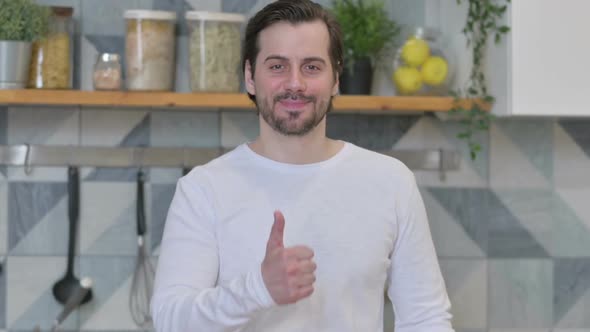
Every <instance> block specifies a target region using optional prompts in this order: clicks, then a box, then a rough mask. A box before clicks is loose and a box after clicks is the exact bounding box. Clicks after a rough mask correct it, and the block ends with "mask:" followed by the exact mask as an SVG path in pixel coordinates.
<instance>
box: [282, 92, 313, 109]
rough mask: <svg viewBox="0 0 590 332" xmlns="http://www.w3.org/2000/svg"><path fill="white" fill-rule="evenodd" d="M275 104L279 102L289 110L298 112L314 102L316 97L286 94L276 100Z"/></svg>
mask: <svg viewBox="0 0 590 332" xmlns="http://www.w3.org/2000/svg"><path fill="white" fill-rule="evenodd" d="M274 101H275V103H277V102H279V103H280V104H281V105H283V106H284V107H285V108H287V110H297V109H301V108H303V107H305V105H306V104H307V103H310V102H314V101H315V97H313V96H305V95H303V94H293V93H284V94H281V95H278V96H276V97H275V98H274Z"/></svg>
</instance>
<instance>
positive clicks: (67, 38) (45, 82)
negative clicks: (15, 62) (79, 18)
mask: <svg viewBox="0 0 590 332" xmlns="http://www.w3.org/2000/svg"><path fill="white" fill-rule="evenodd" d="M50 10H51V16H50V17H49V26H48V34H47V36H46V37H45V38H44V39H42V40H39V41H36V42H34V43H33V45H32V54H31V61H30V66H29V80H28V84H27V87H29V88H38V89H71V88H72V70H73V52H72V36H73V28H74V22H73V18H72V14H73V13H74V9H73V8H72V7H50Z"/></svg>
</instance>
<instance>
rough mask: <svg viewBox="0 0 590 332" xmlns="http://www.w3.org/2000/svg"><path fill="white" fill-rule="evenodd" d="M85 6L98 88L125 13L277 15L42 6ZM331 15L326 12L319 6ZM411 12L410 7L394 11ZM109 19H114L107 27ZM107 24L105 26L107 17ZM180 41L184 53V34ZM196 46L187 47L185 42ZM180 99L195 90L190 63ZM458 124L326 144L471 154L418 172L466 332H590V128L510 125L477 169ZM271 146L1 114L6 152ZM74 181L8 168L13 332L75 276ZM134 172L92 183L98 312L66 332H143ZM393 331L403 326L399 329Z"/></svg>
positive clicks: (152, 194)
mask: <svg viewBox="0 0 590 332" xmlns="http://www.w3.org/2000/svg"><path fill="white" fill-rule="evenodd" d="M40 2H43V3H47V4H67V5H70V6H74V7H75V10H76V18H77V20H78V23H79V24H78V28H77V31H78V33H79V37H78V38H79V41H80V44H79V48H78V54H79V58H80V63H79V65H78V66H77V67H76V71H77V73H76V77H77V80H76V82H77V87H79V88H82V89H89V88H90V87H91V85H90V80H89V79H90V76H89V74H90V71H89V70H90V68H91V67H92V64H93V61H94V60H93V59H94V58H95V57H96V54H97V52H99V51H104V50H112V51H119V52H121V48H122V40H123V39H122V38H123V33H122V31H123V25H122V21H121V19H120V17H121V15H122V11H123V10H124V9H128V8H155V9H171V10H176V11H178V12H181V11H183V10H185V9H187V8H195V9H208V10H224V11H234V12H245V13H249V12H253V11H256V10H257V9H259V8H260V7H261V6H262V5H263V4H264V3H265V2H266V1H254V0H251V1H237V0H223V1H221V0H208V1H201V0H199V1H197V0H191V1H178V0H134V1H130V0H129V1H118V0H52V1H49V0H43V1H40ZM321 3H323V4H326V3H328V2H327V1H321ZM392 3H393V4H394V5H396V6H399V1H397V0H396V1H392ZM97 11H100V15H103V14H104V15H106V16H101V18H100V19H99V18H98V17H99V15H97ZM103 17H104V18H103ZM183 30H185V27H183V25H181V27H180V29H179V37H178V40H179V44H180V45H179V48H182V47H186V31H184V32H183ZM183 38H184V39H183ZM178 66H179V67H178V68H179V70H178V72H179V75H178V77H177V85H176V86H177V90H178V91H183V90H186V89H188V85H187V80H188V79H187V77H186V75H184V74H183V73H186V70H187V67H186V66H187V62H186V57H184V56H182V55H181V56H179V59H178ZM459 130H460V128H459V127H458V124H456V123H454V122H451V121H440V120H438V119H437V118H435V117H432V116H422V115H411V116H409V115H408V116H406V115H398V116H367V115H353V114H339V115H336V114H332V115H329V119H328V135H329V136H331V137H334V138H339V139H345V140H348V141H351V142H353V143H355V144H358V145H360V146H363V147H367V148H371V149H388V148H393V149H406V148H412V149H414V148H450V149H455V150H459V151H461V153H462V156H463V160H462V163H461V166H460V169H459V170H457V171H453V172H449V173H448V174H446V179H445V180H444V181H443V180H441V179H440V178H439V174H437V173H436V172H427V171H415V174H416V176H417V179H418V182H419V185H420V189H421V193H422V195H423V198H424V201H425V204H426V207H427V212H428V215H429V219H430V226H431V231H432V235H433V240H434V242H435V246H436V250H437V253H438V256H439V260H440V264H441V269H442V272H443V275H444V277H445V282H446V285H447V289H448V292H449V295H450V297H451V302H452V305H453V307H452V312H453V315H454V319H453V324H454V327H455V328H456V330H457V331H473V332H475V331H478V332H479V331H482V332H483V331H491V332H500V331H511V332H518V331H522V332H524V331H531V332H532V331H562V332H565V331H570V332H581V331H585V332H589V331H590V204H588V201H589V200H588V198H589V197H590V120H589V119H559V118H558V119H549V118H534V119H529V118H527V119H498V120H496V121H495V122H494V124H493V126H492V128H491V129H490V131H489V132H488V133H485V134H482V135H481V136H480V141H481V142H482V145H483V152H482V154H481V155H479V156H478V159H477V160H476V161H475V162H472V161H471V160H470V159H469V153H468V151H467V150H466V148H465V144H464V143H463V142H462V141H459V140H457V139H456V138H455V134H456V133H457V132H458V131H459ZM257 131H258V123H257V118H256V116H255V114H254V113H253V112H236V111H222V112H218V111H217V110H214V109H212V110H210V111H205V112H182V111H171V110H162V109H133V110H129V109H94V108H77V107H69V108H56V107H51V108H47V107H1V106H0V144H23V143H32V144H48V145H63V144H75V145H81V146H84V145H102V146H158V147H182V146H187V147H219V146H222V147H233V146H236V145H237V144H239V143H241V142H243V141H245V140H249V139H252V138H254V137H255V136H256V134H257ZM66 171H67V170H66V168H65V167H57V168H35V169H34V170H33V172H32V173H31V174H28V175H27V174H25V173H24V171H23V169H22V168H19V167H5V166H1V165H0V262H2V271H1V272H0V331H30V330H31V329H32V327H33V326H34V325H35V324H41V325H42V326H49V325H50V323H51V322H52V320H53V318H54V317H55V315H56V314H57V313H58V312H59V310H60V308H61V306H60V305H59V304H57V302H55V300H54V299H53V297H52V295H51V287H52V286H53V283H54V282H55V281H57V280H58V279H59V278H61V276H62V274H63V271H64V270H65V263H66V243H67V223H68V222H67V190H66ZM136 171H137V170H136V169H110V168H109V169H106V168H95V167H85V168H83V169H81V193H80V198H81V207H80V227H79V232H80V234H79V240H78V249H77V250H78V256H77V257H78V260H77V261H76V266H75V269H76V273H77V275H79V276H82V275H88V276H92V277H93V279H95V285H94V287H93V292H94V299H93V301H92V302H90V303H88V304H87V305H84V306H83V307H82V308H81V309H80V310H77V311H75V312H74V313H73V314H72V315H71V316H70V317H69V318H68V320H67V321H66V322H65V325H64V327H65V328H66V329H71V330H80V331H138V329H137V327H136V326H135V325H134V324H133V321H132V320H131V318H130V315H129V310H128V308H127V306H128V295H129V291H130V284H131V279H130V278H131V275H132V271H133V267H134V259H135V245H136V242H135V241H136V239H135V235H134V234H135V224H134V223H135V219H134V218H135V214H134V213H135V200H134V197H135V192H134V190H135V183H134V181H135V178H134V176H135V172H136ZM146 171H147V175H148V182H147V184H148V185H147V190H146V194H147V198H148V209H147V220H148V235H149V236H148V247H149V248H150V249H151V252H152V254H153V256H154V258H156V257H157V254H158V247H159V241H160V237H161V234H162V230H163V227H164V220H165V215H166V211H167V209H168V205H169V203H170V200H171V198H172V195H173V193H174V188H175V183H176V180H177V179H178V178H179V177H180V175H181V170H180V169H159V168H152V169H148V170H146ZM390 327H391V313H388V317H387V318H386V330H388V329H390Z"/></svg>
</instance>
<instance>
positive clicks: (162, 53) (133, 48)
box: [124, 10, 176, 91]
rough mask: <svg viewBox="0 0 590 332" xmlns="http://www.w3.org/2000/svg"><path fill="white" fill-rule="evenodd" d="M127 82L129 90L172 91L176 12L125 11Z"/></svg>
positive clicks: (174, 64)
mask: <svg viewBox="0 0 590 332" xmlns="http://www.w3.org/2000/svg"><path fill="white" fill-rule="evenodd" d="M124 17H125V21H126V25H127V29H126V38H125V65H126V70H125V74H126V75H125V76H126V79H125V82H126V87H127V89H128V90H143V91H170V90H172V89H173V87H174V79H175V75H174V71H175V67H176V62H175V47H176V41H175V33H174V31H175V25H176V13H174V12H169V11H161V10H128V11H126V12H125V14H124Z"/></svg>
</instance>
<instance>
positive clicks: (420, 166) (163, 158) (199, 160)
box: [0, 144, 461, 175]
mask: <svg viewBox="0 0 590 332" xmlns="http://www.w3.org/2000/svg"><path fill="white" fill-rule="evenodd" d="M227 151H229V149H223V148H176V147H170V148H168V147H102V146H100V147H99V146H77V145H29V144H20V145H0V165H8V166H23V167H25V168H32V167H36V166H48V167H60V166H82V167H84V166H87V167H192V166H197V165H202V164H205V163H207V162H208V161H210V160H212V159H214V158H216V157H218V156H220V155H222V154H224V153H225V152H227ZM377 152H379V153H382V154H386V155H389V156H393V157H395V158H397V159H399V160H401V161H402V162H403V163H405V164H406V165H407V166H408V167H409V168H411V169H414V170H432V171H439V172H441V175H443V174H444V172H445V171H452V170H457V169H458V168H459V165H460V160H461V157H460V155H459V153H458V152H457V151H452V150H439V149H424V150H380V151H377Z"/></svg>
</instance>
